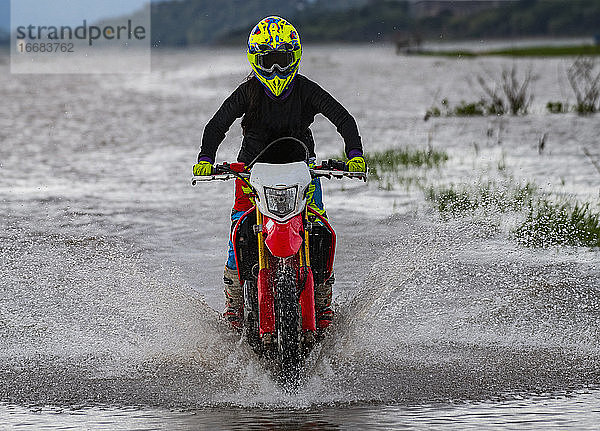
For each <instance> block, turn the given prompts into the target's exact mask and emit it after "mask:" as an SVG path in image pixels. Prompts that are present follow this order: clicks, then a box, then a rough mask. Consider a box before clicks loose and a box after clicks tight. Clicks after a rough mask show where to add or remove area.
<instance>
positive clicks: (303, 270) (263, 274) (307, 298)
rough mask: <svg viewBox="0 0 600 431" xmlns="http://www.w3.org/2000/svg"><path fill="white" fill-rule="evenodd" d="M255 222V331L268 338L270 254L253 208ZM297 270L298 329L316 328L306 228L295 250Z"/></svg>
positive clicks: (271, 293) (271, 300)
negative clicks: (256, 313)
mask: <svg viewBox="0 0 600 431" xmlns="http://www.w3.org/2000/svg"><path fill="white" fill-rule="evenodd" d="M304 217H305V218H306V222H307V223H306V224H308V213H307V211H305V212H304ZM256 223H257V225H258V227H259V228H258V282H257V286H258V312H259V333H260V337H261V338H262V339H264V341H268V340H269V339H272V334H273V333H274V332H275V306H274V304H275V300H274V299H275V298H274V289H273V278H274V277H273V276H274V274H273V271H275V268H274V266H275V265H272V263H270V262H269V260H270V253H269V251H268V249H267V246H266V244H265V235H264V233H263V229H262V226H263V215H262V214H261V212H260V211H259V210H258V208H256ZM298 266H299V267H298V271H297V280H298V283H299V284H302V285H301V286H299V289H298V291H299V292H300V295H299V299H298V300H299V303H300V307H301V311H302V332H303V333H305V332H308V331H310V332H315V331H316V329H317V328H316V313H315V289H314V277H313V273H312V270H311V267H310V251H309V235H308V230H307V229H304V246H303V247H300V250H299V252H298Z"/></svg>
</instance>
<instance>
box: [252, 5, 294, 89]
mask: <svg viewBox="0 0 600 431" xmlns="http://www.w3.org/2000/svg"><path fill="white" fill-rule="evenodd" d="M300 57H302V45H301V44H300V36H298V32H297V31H296V29H295V28H294V26H293V25H292V24H290V23H289V22H288V21H286V20H285V19H283V18H280V17H278V16H269V17H267V18H264V19H263V20H262V21H260V22H259V23H258V24H256V26H255V27H254V28H253V29H252V31H251V32H250V37H249V38H248V61H249V62H250V65H251V66H252V70H254V74H255V75H256V78H257V79H258V80H259V81H260V82H261V83H262V84H263V85H264V86H265V87H266V88H267V90H268V91H269V92H271V93H272V94H273V95H274V96H275V97H278V96H280V95H281V94H282V93H284V92H285V91H286V90H287V89H288V88H289V85H290V83H291V82H292V80H293V79H294V77H295V76H296V74H297V73H298V66H299V64H300Z"/></svg>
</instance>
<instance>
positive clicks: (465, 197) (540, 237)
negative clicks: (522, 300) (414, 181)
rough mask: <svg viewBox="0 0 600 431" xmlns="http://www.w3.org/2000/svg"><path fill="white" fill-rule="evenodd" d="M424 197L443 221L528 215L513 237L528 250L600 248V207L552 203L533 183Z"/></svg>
mask: <svg viewBox="0 0 600 431" xmlns="http://www.w3.org/2000/svg"><path fill="white" fill-rule="evenodd" d="M424 191H425V197H426V198H427V199H428V200H429V201H431V202H432V203H433V205H434V207H435V208H436V209H437V210H438V211H439V213H440V214H441V216H442V218H443V219H448V218H450V217H459V216H464V215H468V214H475V213H476V212H478V211H481V212H484V213H488V214H491V213H494V214H496V213H507V212H522V211H526V212H527V215H526V217H525V219H524V220H523V221H522V222H520V223H519V224H518V225H517V226H516V227H515V228H514V229H513V230H512V231H511V233H510V234H511V236H512V237H513V238H514V239H515V240H517V241H518V242H520V243H522V244H524V245H526V246H528V247H549V246H556V245H563V246H585V247H600V205H597V206H596V207H594V206H593V205H592V204H590V203H583V204H582V203H579V202H574V201H572V200H566V199H563V200H562V201H560V202H555V201H553V200H552V199H551V198H550V197H549V196H546V195H543V194H540V193H539V188H538V187H537V186H536V185H535V184H533V183H530V182H528V183H526V184H524V185H520V184H509V185H508V186H500V185H498V184H497V183H496V182H493V181H490V182H487V183H483V184H479V185H477V186H472V185H462V186H455V185H450V186H441V187H439V186H438V187H435V186H429V187H427V188H426V189H425V190H424ZM594 208H595V209H594Z"/></svg>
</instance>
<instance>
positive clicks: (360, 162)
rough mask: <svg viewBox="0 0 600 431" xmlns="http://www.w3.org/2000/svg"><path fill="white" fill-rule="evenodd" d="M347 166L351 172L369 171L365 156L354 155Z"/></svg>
mask: <svg viewBox="0 0 600 431" xmlns="http://www.w3.org/2000/svg"><path fill="white" fill-rule="evenodd" d="M346 166H348V170H349V171H350V172H367V164H366V163H365V159H364V157H363V156H357V157H352V158H351V159H350V160H348V162H347V163H346Z"/></svg>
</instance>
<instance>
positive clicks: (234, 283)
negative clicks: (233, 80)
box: [193, 16, 366, 330]
mask: <svg viewBox="0 0 600 431" xmlns="http://www.w3.org/2000/svg"><path fill="white" fill-rule="evenodd" d="M301 56H302V45H301V44H300V38H299V36H298V32H297V31H296V29H295V28H294V26H292V25H291V24H290V23H289V22H288V21H287V20H285V19H283V18H280V17H277V16H270V17H267V18H264V19H263V20H262V21H260V22H259V23H258V24H257V25H256V26H255V27H254V29H253V30H252V32H251V33H250V37H249V39H248V51H247V57H248V61H249V62H250V65H251V66H252V72H251V74H250V75H249V76H248V79H247V80H246V81H245V82H243V83H242V84H240V86H239V87H238V88H237V89H236V90H235V91H234V92H233V93H232V94H231V95H230V96H229V97H228V98H227V99H226V100H225V101H224V102H223V104H222V105H221V107H220V108H219V110H218V111H217V112H216V113H215V115H214V116H213V117H212V119H211V120H210V121H209V122H208V123H207V124H206V127H205V128H204V134H203V136H202V147H201V149H200V154H199V155H198V163H197V164H196V165H194V169H193V171H194V175H210V174H211V172H212V169H213V163H214V161H215V156H216V152H217V147H218V146H219V144H221V142H222V141H223V139H225V133H226V132H227V131H228V130H229V128H230V127H231V125H232V124H233V122H234V121H235V119H236V118H239V117H242V116H243V119H242V132H243V136H244V138H243V140H242V147H241V150H240V152H239V154H238V161H239V162H243V163H245V164H249V163H250V162H251V161H252V160H253V159H254V158H255V157H256V156H257V155H258V154H259V153H260V152H261V150H263V149H264V148H265V147H266V145H268V144H269V143H270V142H272V141H273V140H275V139H277V138H280V137H285V136H292V137H295V138H297V139H300V140H301V141H302V142H304V144H306V146H307V147H308V150H309V151H310V155H311V161H314V160H315V143H314V140H313V137H312V133H311V131H310V129H309V126H310V125H311V124H312V123H313V121H314V117H315V115H316V114H323V115H324V116H325V117H327V118H328V119H329V121H331V122H332V123H333V124H334V125H335V126H336V127H337V131H338V133H339V134H340V135H341V136H342V137H343V139H344V143H345V152H346V155H347V157H348V159H349V160H348V162H347V167H348V170H349V171H351V172H366V164H365V159H364V158H363V151H362V143H361V138H360V135H359V133H358V127H357V125H356V121H355V120H354V118H353V117H352V116H351V115H350V113H349V112H348V111H347V110H346V109H345V108H344V107H343V106H342V105H341V104H340V103H339V102H338V101H337V100H335V99H334V98H333V97H332V96H331V95H330V94H329V93H327V92H326V91H325V90H323V89H322V88H321V87H319V85H317V84H316V83H315V82H313V81H311V80H310V79H308V78H306V77H305V76H303V75H300V74H298V66H299V63H300V57H301ZM266 157H267V159H266V160H265V156H263V157H262V158H261V161H262V162H267V163H268V162H282V161H285V160H283V159H285V158H286V157H287V154H285V152H281V151H280V152H279V153H273V152H271V153H270V154H269V153H267V156H266ZM249 192H250V190H249V189H248V187H247V186H245V184H244V183H243V182H242V181H241V180H239V179H238V180H236V184H235V203H234V206H233V210H232V212H231V220H232V223H233V224H232V227H233V226H235V223H236V222H237V221H238V220H239V219H240V217H241V216H242V215H243V214H244V213H245V212H246V211H247V210H248V209H250V208H251V207H252V202H251V198H250V197H249ZM308 204H309V205H310V206H311V207H312V208H313V209H315V210H316V211H318V212H319V213H320V214H322V215H323V216H326V214H325V210H324V208H323V202H322V198H321V183H320V182H319V179H318V178H316V179H314V180H313V182H312V183H311V186H310V187H309V196H308ZM223 281H224V283H225V302H226V309H225V313H224V316H225V317H226V318H227V319H228V320H229V322H230V323H231V325H232V326H233V327H236V328H239V327H240V324H241V323H240V321H241V315H242V310H243V297H242V287H241V285H240V281H239V278H238V274H237V266H236V262H235V255H234V251H233V244H232V242H231V241H229V258H228V260H227V263H226V265H225V273H224V276H223ZM332 284H333V276H332V277H331V278H330V279H329V280H327V281H326V282H325V283H324V284H322V285H319V286H315V305H316V311H317V327H318V328H319V329H321V330H323V329H325V328H327V327H328V326H329V324H330V323H331V320H332V318H333V310H332V309H331V287H332Z"/></svg>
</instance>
